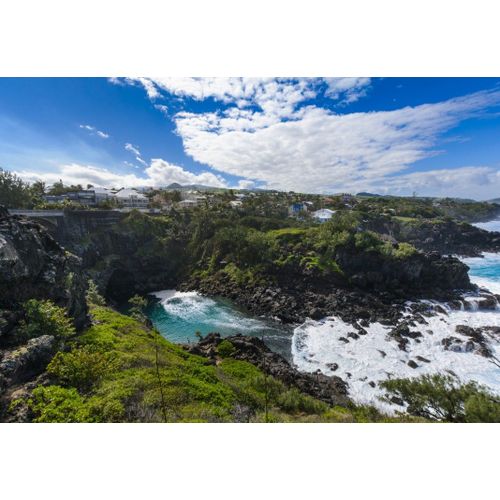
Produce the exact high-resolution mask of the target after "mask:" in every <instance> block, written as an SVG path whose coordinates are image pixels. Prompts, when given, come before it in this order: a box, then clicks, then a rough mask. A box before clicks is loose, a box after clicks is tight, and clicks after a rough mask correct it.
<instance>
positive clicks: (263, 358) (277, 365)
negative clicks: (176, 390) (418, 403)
mask: <svg viewBox="0 0 500 500" xmlns="http://www.w3.org/2000/svg"><path fill="white" fill-rule="evenodd" d="M222 340H223V339H222V338H221V336H220V334H218V333H210V334H209V335H207V336H206V337H205V338H203V339H202V340H200V341H199V342H198V344H195V345H191V346H187V347H186V349H187V350H188V351H189V352H191V353H192V354H198V355H202V356H206V357H208V358H211V359H215V358H216V357H217V346H218V345H219V344H220V343H221V342H222ZM226 340H228V341H230V342H231V343H232V344H233V346H234V352H233V353H232V354H231V357H232V358H234V359H237V360H240V361H247V362H249V363H252V364H253V365H255V366H257V367H258V368H259V369H260V370H262V371H263V372H264V373H267V374H268V375H271V376H273V377H274V378H276V379H277V380H280V381H281V382H283V383H284V384H285V385H286V386H288V387H297V388H298V389H299V390H300V391H302V392H304V393H305V394H309V395H310V396H313V397H315V398H317V399H319V400H321V401H324V402H325V403H328V404H332V405H335V404H339V403H342V404H345V403H346V402H347V401H348V398H347V384H346V383H345V382H344V381H343V380H342V379H341V378H340V377H337V376H331V377H328V376H326V375H323V374H322V373H314V374H310V373H302V372H299V371H298V370H297V369H296V368H294V367H293V366H291V365H290V364H289V363H288V362H287V361H286V360H285V359H284V358H283V357H282V356H280V355H279V354H277V353H275V352H273V351H271V350H270V349H269V348H268V347H267V346H266V344H265V343H264V342H263V341H262V340H260V339H258V338H256V337H247V336H243V335H233V336H231V337H226ZM332 369H333V368H332Z"/></svg>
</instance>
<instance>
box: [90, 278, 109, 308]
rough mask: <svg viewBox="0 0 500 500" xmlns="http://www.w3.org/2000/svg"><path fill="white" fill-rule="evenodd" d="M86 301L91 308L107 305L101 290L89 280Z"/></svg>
mask: <svg viewBox="0 0 500 500" xmlns="http://www.w3.org/2000/svg"><path fill="white" fill-rule="evenodd" d="M85 300H86V301H87V304H88V305H89V306H91V305H93V306H104V305H106V300H105V299H104V297H103V296H102V295H101V294H100V293H99V289H98V288H97V285H96V284H95V283H94V281H92V280H89V281H88V284H87V291H86V293H85Z"/></svg>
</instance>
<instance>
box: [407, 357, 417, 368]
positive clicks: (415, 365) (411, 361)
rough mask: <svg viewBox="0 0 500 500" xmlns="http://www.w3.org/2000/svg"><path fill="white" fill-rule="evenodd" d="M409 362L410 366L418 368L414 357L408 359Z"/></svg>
mask: <svg viewBox="0 0 500 500" xmlns="http://www.w3.org/2000/svg"><path fill="white" fill-rule="evenodd" d="M407 364H408V366H409V367H410V368H414V369H415V368H418V365H417V363H415V361H413V359H410V361H408V363H407Z"/></svg>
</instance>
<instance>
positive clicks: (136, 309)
mask: <svg viewBox="0 0 500 500" xmlns="http://www.w3.org/2000/svg"><path fill="white" fill-rule="evenodd" d="M128 303H129V306H130V307H129V313H130V316H132V318H134V319H135V320H137V321H140V322H141V323H146V321H147V318H146V315H145V314H144V309H145V308H146V306H147V304H148V302H147V300H146V299H145V298H144V297H141V296H140V295H134V296H133V297H131V298H130V299H128Z"/></svg>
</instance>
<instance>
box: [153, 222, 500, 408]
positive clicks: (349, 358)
mask: <svg viewBox="0 0 500 500" xmlns="http://www.w3.org/2000/svg"><path fill="white" fill-rule="evenodd" d="M477 226H479V227H482V228H484V229H487V230H490V231H492V230H500V221H492V222H488V223H482V224H477ZM462 260H463V261H464V262H465V263H466V264H467V265H468V266H469V268H470V271H469V275H470V278H471V281H472V282H473V283H475V284H477V285H478V286H480V287H483V288H486V289H488V290H489V291H491V292H492V293H498V294H500V254H494V253H486V254H484V256H483V257H478V258H467V259H462ZM153 295H154V296H155V297H156V299H157V300H156V301H155V302H154V303H152V304H151V305H150V306H149V309H148V316H149V318H150V319H151V320H152V321H153V323H154V325H155V327H156V328H157V329H158V330H159V331H160V332H161V333H162V334H163V335H164V336H165V338H167V339H169V340H171V341H173V342H180V343H189V342H196V341H197V337H196V332H200V333H201V334H202V335H206V334H207V333H209V332H213V331H216V332H219V333H220V334H221V335H222V336H229V335H233V334H236V333H242V334H245V335H251V336H257V337H262V338H264V340H265V341H266V343H267V344H268V345H269V347H270V348H271V349H273V350H274V351H276V352H279V353H280V354H282V355H283V356H285V357H286V358H287V359H288V360H290V361H292V362H293V363H294V364H295V365H296V366H297V367H298V368H299V369H300V370H302V371H304V372H316V371H317V370H320V371H321V372H323V373H325V374H326V375H338V376H340V377H342V378H343V379H345V380H346V381H347V382H348V383H349V392H350V396H351V398H352V399H353V400H354V401H356V402H358V403H363V404H373V405H374V406H377V407H378V408H380V409H382V410H385V411H387V412H389V413H391V412H393V411H394V410H395V407H394V406H393V405H389V404H387V403H384V402H383V401H381V399H380V396H381V395H382V390H381V389H380V388H379V386H378V382H380V381H382V380H385V379H387V378H399V377H414V376H418V375H421V374H424V373H436V372H440V373H452V374H454V375H456V376H457V377H459V378H460V379H461V380H462V381H469V380H474V381H476V382H478V383H480V384H483V385H485V386H487V387H488V388H489V389H490V390H492V391H494V392H496V393H499V394H500V368H499V365H498V362H495V361H494V360H493V361H492V359H489V358H485V357H483V356H481V355H479V354H478V353H477V352H473V351H470V350H467V349H466V348H465V345H466V341H467V340H468V339H467V337H464V336H462V335H460V334H459V333H457V332H456V327H457V326H458V325H466V326H470V327H473V328H477V327H481V326H496V327H500V310H498V311H494V310H493V311H478V310H470V309H471V308H470V307H467V308H463V309H464V310H451V309H450V308H447V310H446V312H442V313H438V314H436V315H435V316H432V317H430V318H428V324H426V325H417V326H415V327H411V328H410V329H411V330H414V331H419V332H420V333H421V335H422V336H421V337H419V338H416V339H410V341H409V344H408V346H407V352H405V351H402V350H400V349H399V347H398V346H397V344H396V342H394V341H393V340H390V338H389V337H388V335H387V334H388V333H389V331H390V330H391V328H392V327H388V326H385V325H382V324H380V323H371V324H370V325H369V326H368V327H366V328H365V329H366V331H367V332H368V333H367V334H366V335H363V336H359V338H358V339H353V338H352V337H348V334H349V333H350V332H355V330H354V329H353V327H352V326H351V325H349V324H346V323H344V322H343V321H342V320H341V319H340V318H338V317H335V316H331V317H328V318H324V319H322V320H319V321H317V320H311V319H308V320H306V321H305V322H304V323H303V324H301V325H295V327H290V326H287V325H283V324H281V323H279V322H278V321H273V320H269V319H265V318H256V317H253V316H251V315H249V314H247V313H246V312H245V311H243V310H241V309H239V308H237V307H235V306H234V305H233V304H231V302H229V301H227V300H223V299H214V298H208V297H203V296H201V295H199V294H197V293H196V292H177V291H175V290H164V291H160V292H157V293H155V294H153ZM476 299H477V297H475V294H473V293H472V294H469V295H468V296H467V297H465V300H466V301H467V302H469V303H470V304H472V305H473V304H475V301H476ZM465 309H467V310H465ZM472 309H474V308H472ZM449 338H455V339H458V340H459V341H461V342H462V343H461V344H460V343H457V344H456V345H454V347H453V348H452V349H445V348H444V345H443V341H444V339H449ZM486 338H487V341H488V346H489V348H490V350H491V351H492V352H493V354H494V357H495V358H496V359H497V360H498V359H500V338H498V336H495V335H493V334H491V335H486ZM346 340H347V342H346ZM445 342H446V340H445ZM410 361H413V362H414V363H416V364H417V367H416V368H415V367H414V366H415V365H414V364H413V363H410V365H409V364H408V362H410ZM412 365H413V367H412ZM396 409H397V408H396Z"/></svg>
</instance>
